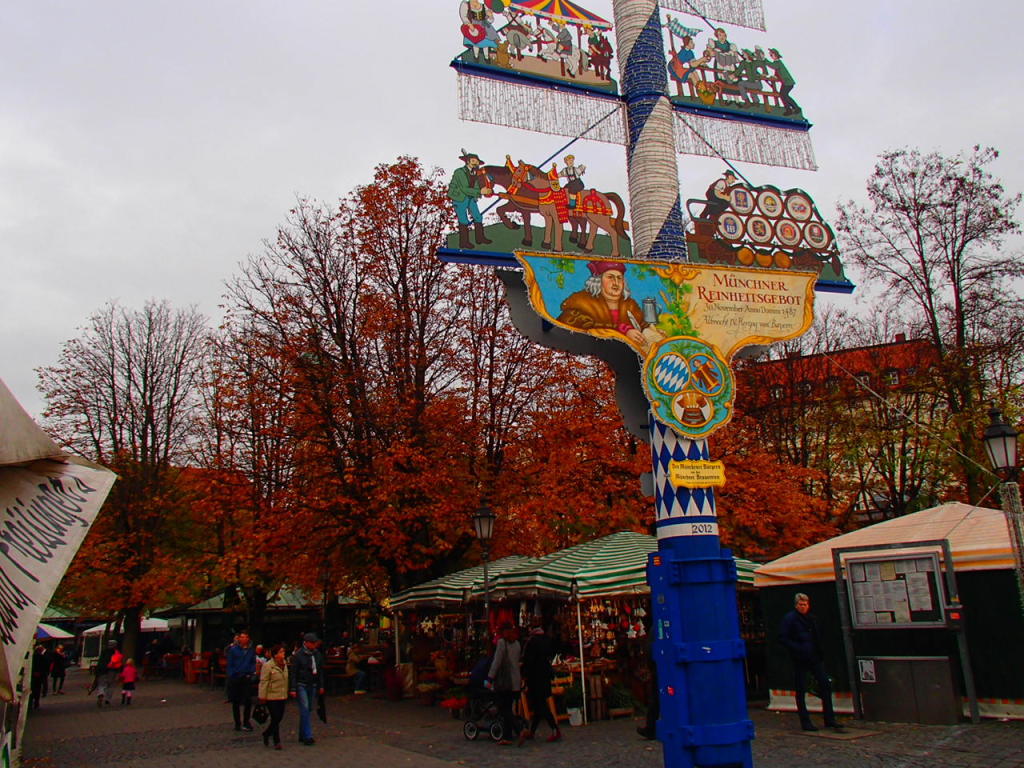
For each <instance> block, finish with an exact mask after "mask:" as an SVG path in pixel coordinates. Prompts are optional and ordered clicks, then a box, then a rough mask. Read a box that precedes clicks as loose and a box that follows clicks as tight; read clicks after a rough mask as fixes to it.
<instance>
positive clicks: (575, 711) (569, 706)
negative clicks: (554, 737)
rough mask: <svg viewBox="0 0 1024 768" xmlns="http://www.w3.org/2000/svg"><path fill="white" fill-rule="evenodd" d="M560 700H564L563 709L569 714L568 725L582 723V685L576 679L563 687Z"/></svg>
mask: <svg viewBox="0 0 1024 768" xmlns="http://www.w3.org/2000/svg"><path fill="white" fill-rule="evenodd" d="M562 701H564V702H565V711H566V713H567V714H568V715H569V725H583V712H582V711H581V708H582V707H583V686H581V685H580V683H579V681H578V680H577V681H576V682H574V683H573V684H572V685H570V686H569V687H568V688H566V689H565V694H564V696H563V698H562Z"/></svg>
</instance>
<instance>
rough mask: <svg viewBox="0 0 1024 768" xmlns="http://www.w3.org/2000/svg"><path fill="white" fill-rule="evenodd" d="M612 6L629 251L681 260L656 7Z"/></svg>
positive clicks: (625, 2) (627, 2) (628, 1)
mask: <svg viewBox="0 0 1024 768" xmlns="http://www.w3.org/2000/svg"><path fill="white" fill-rule="evenodd" d="M612 8H613V12H614V19H615V29H616V40H618V42H619V73H620V77H621V82H622V95H623V99H624V101H625V105H626V128H627V134H628V143H627V145H626V163H627V165H626V169H627V174H628V178H629V202H630V213H631V223H632V226H633V255H634V256H635V257H637V258H651V259H661V260H666V261H677V260H681V259H685V258H686V242H685V239H684V233H683V215H682V207H681V205H680V202H679V177H678V171H677V168H676V141H675V124H674V121H675V119H676V118H675V116H674V114H673V110H672V103H671V102H670V101H669V99H668V96H667V93H666V90H667V86H668V76H667V74H666V70H665V54H664V53H663V48H664V44H663V42H662V37H661V11H660V10H659V8H658V3H657V2H656V1H655V0H615V2H614V4H613V6H612Z"/></svg>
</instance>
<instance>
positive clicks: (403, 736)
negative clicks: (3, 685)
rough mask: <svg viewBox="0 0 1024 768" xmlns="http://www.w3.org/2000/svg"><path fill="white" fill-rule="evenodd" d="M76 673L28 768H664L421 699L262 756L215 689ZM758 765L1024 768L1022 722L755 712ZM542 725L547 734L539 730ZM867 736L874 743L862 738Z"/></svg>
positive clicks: (602, 729) (573, 733) (604, 735)
mask: <svg viewBox="0 0 1024 768" xmlns="http://www.w3.org/2000/svg"><path fill="white" fill-rule="evenodd" d="M85 682H86V680H85V676H84V675H83V674H82V673H80V672H76V671H72V672H71V673H70V674H69V677H68V685H67V690H68V693H67V695H65V696H48V697H46V698H45V699H43V703H42V707H41V708H40V709H39V710H37V711H35V712H33V713H31V714H30V716H29V721H28V728H27V730H26V733H25V744H24V752H23V757H24V765H25V766H26V768H79V767H80V768H92V767H93V766H95V767H97V768H98V767H99V766H103V768H229V767H230V768H238V766H240V765H244V766H247V768H248V767H249V766H251V767H252V768H264V767H266V768H290V767H291V766H295V767H296V768H297V767H299V766H301V768H308V766H309V765H311V764H312V765H353V766H359V768H393V767H401V766H413V767H414V768H451V767H452V766H465V767H466V768H513V766H515V767H516V768H521V767H522V766H527V765H537V766H544V768H582V767H583V766H614V767H615V768H619V767H621V768H641V766H642V767H643V768H661V766H662V765H663V762H662V754H661V745H660V744H658V743H657V742H648V741H644V740H642V739H640V738H639V737H638V736H637V735H636V733H635V731H634V729H635V726H636V722H635V721H633V720H630V719H620V720H611V721H603V722H598V723H595V724H592V725H588V726H586V727H583V728H568V727H566V728H565V729H564V733H565V738H564V739H563V740H562V741H561V742H559V743H556V744H546V743H543V742H539V743H534V742H528V743H527V744H526V745H525V746H524V747H523V748H522V749H517V748H516V747H514V746H512V747H499V746H496V745H494V744H492V743H490V742H489V741H485V740H484V739H483V737H481V738H480V739H479V740H477V741H473V742H470V741H466V740H465V738H463V736H462V722H461V721H459V720H455V719H453V718H452V717H451V716H450V715H449V713H448V712H447V711H445V710H443V709H440V708H438V707H425V706H423V705H421V704H419V703H418V702H416V701H404V702H400V703H392V702H388V701H384V700H382V699H378V698H374V697H367V696H359V697H357V696H340V697H331V698H330V699H329V701H328V719H329V721H330V723H329V724H328V725H326V726H325V725H323V724H321V723H319V722H318V723H317V724H316V727H315V732H316V737H317V743H316V744H315V745H314V746H312V747H306V746H303V745H302V744H299V743H297V741H296V725H297V722H298V713H297V710H296V708H295V707H294V705H291V704H290V705H289V707H290V709H289V711H288V712H287V714H286V715H285V720H284V723H283V728H282V736H283V737H284V739H285V741H284V747H285V748H284V750H283V751H281V752H275V751H273V750H269V749H265V748H264V747H263V744H262V740H261V739H260V736H259V734H258V732H257V733H236V732H235V731H234V730H233V729H232V726H231V712H230V705H228V704H225V703H224V697H223V695H222V692H220V691H211V690H209V689H207V688H200V687H198V686H195V685H186V684H184V683H182V682H180V681H167V682H152V683H140V684H139V690H138V691H137V696H136V700H135V703H134V704H133V705H132V706H131V707H123V708H122V707H120V706H118V705H117V704H116V703H115V704H114V705H113V706H111V707H105V708H104V709H102V710H98V709H97V708H96V705H95V701H94V700H93V699H91V698H87V697H86V695H85ZM751 717H752V719H753V720H754V722H755V723H756V725H757V734H758V737H757V740H756V741H755V743H754V763H755V765H756V766H758V768H792V767H796V766H798V767H799V768H819V766H820V768H942V767H944V766H954V767H955V768H1024V722H990V721H984V722H983V723H982V724H981V725H976V726H974V725H970V724H963V725H957V726H921V725H897V724H892V723H857V724H856V725H855V727H854V728H851V730H850V733H849V734H848V736H847V737H844V738H830V737H828V736H826V735H824V734H823V735H820V736H818V735H805V734H803V733H802V732H801V731H798V730H796V727H795V726H796V717H795V715H780V714H774V713H770V712H767V711H765V710H763V709H759V708H752V709H751ZM541 728H542V735H544V734H543V729H544V726H541ZM866 731H869V732H870V733H869V734H868V735H862V734H863V733H864V732H866Z"/></svg>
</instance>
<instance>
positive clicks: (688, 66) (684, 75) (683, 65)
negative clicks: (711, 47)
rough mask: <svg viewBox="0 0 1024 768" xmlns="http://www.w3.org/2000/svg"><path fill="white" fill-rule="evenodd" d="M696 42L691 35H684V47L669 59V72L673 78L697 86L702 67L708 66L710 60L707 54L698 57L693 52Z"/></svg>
mask: <svg viewBox="0 0 1024 768" xmlns="http://www.w3.org/2000/svg"><path fill="white" fill-rule="evenodd" d="M694 46H695V43H694V41H693V38H692V37H690V36H689V35H686V36H684V37H683V41H682V48H680V50H678V51H676V53H675V56H673V58H672V59H671V61H669V74H670V75H671V76H672V79H674V80H678V81H679V82H680V83H689V84H690V85H691V86H692V87H694V88H696V87H697V83H699V82H700V81H701V80H700V72H699V71H698V70H699V68H700V67H703V66H706V65H707V63H708V60H709V57H708V55H707V54H705V55H704V56H701V57H700V58H699V59H698V58H697V54H695V53H694V52H693V49H694Z"/></svg>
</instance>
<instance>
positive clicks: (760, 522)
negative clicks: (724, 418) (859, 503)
mask: <svg viewBox="0 0 1024 768" xmlns="http://www.w3.org/2000/svg"><path fill="white" fill-rule="evenodd" d="M714 450H715V455H716V456H717V457H718V458H719V460H721V461H722V462H723V464H725V476H726V484H725V485H724V486H723V487H721V488H719V489H716V490H715V502H716V508H717V513H718V521H719V525H720V526H721V536H722V543H723V544H724V545H725V546H727V547H729V548H731V549H732V550H733V552H734V553H735V554H737V555H739V556H741V557H746V558H750V559H753V560H772V559H774V558H776V557H781V556H782V555H786V554H789V553H790V552H794V551H796V550H798V549H802V548H804V547H807V546H810V545H811V544H815V543H817V542H819V541H823V540H825V539H827V538H830V537H831V536H834V535H835V534H836V533H838V528H837V527H836V525H835V521H834V519H833V510H832V507H831V505H830V504H829V503H828V502H827V501H826V500H825V499H822V498H821V497H820V496H816V495H814V494H813V493H811V492H810V491H809V489H811V488H814V487H815V486H819V487H820V485H819V483H820V479H821V472H819V471H817V470H814V469H811V468H809V467H806V466H801V465H799V464H791V463H787V462H785V461H784V460H782V461H780V459H779V457H778V456H777V455H775V454H774V453H773V451H772V450H771V448H770V446H766V445H765V444H764V442H763V441H761V440H760V439H759V437H758V433H757V430H756V429H755V428H754V425H753V424H752V423H751V419H750V417H747V416H743V415H741V414H740V415H737V416H735V417H734V418H733V420H732V422H731V423H730V425H729V427H728V428H727V429H724V430H720V431H719V432H717V433H716V434H715V437H714Z"/></svg>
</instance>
